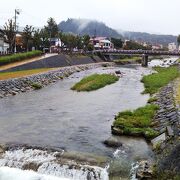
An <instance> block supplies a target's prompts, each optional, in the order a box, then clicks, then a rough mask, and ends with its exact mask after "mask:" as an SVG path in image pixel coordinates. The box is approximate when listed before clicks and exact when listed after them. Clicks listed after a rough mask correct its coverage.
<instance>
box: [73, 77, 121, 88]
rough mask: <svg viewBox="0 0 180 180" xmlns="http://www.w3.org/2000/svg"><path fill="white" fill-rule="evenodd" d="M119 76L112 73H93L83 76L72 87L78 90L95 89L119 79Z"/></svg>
mask: <svg viewBox="0 0 180 180" xmlns="http://www.w3.org/2000/svg"><path fill="white" fill-rule="evenodd" d="M118 79H119V78H118V77H117V76H115V75H111V74H93V75H90V76H87V77H85V78H83V79H82V80H81V81H80V82H78V83H76V84H75V85H74V86H73V87H72V88H71V89H72V90H76V91H93V90H96V89H100V88H102V87H104V86H106V85H109V84H112V83H115V82H116V81H118Z"/></svg>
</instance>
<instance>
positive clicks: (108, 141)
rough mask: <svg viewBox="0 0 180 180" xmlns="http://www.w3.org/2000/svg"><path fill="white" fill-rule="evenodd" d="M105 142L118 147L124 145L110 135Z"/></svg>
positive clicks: (107, 144) (109, 145)
mask: <svg viewBox="0 0 180 180" xmlns="http://www.w3.org/2000/svg"><path fill="white" fill-rule="evenodd" d="M104 144H105V145H106V146H108V147H113V148H117V147H120V146H122V143H121V142H119V141H118V140H117V139H115V138H113V137H110V138H108V139H107V140H105V141H104Z"/></svg>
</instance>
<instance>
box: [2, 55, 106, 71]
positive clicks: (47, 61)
mask: <svg viewBox="0 0 180 180" xmlns="http://www.w3.org/2000/svg"><path fill="white" fill-rule="evenodd" d="M99 62H103V60H102V59H100V58H99V57H98V56H93V57H89V56H78V55H77V56H75V55H73V56H70V55H64V54H60V55H56V56H52V57H48V58H44V59H41V60H37V61H34V62H30V63H27V64H23V65H20V66H16V67H12V68H9V69H7V70H4V71H3V72H10V71H19V70H30V69H39V68H57V67H66V66H73V65H80V64H91V63H99Z"/></svg>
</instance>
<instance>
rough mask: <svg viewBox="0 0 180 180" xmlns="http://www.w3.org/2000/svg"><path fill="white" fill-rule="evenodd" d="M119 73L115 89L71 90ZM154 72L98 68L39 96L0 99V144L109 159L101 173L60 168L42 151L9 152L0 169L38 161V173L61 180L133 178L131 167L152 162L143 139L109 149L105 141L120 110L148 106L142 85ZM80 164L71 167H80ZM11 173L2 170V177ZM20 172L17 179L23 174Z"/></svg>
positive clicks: (125, 140) (35, 93)
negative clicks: (95, 75)
mask: <svg viewBox="0 0 180 180" xmlns="http://www.w3.org/2000/svg"><path fill="white" fill-rule="evenodd" d="M115 70H120V71H121V72H122V74H123V76H122V77H121V78H120V79H119V81H118V82H116V83H115V84H112V85H109V86H106V87H104V88H102V89H99V90H97V91H93V92H75V91H72V90H70V88H71V87H72V86H73V84H74V83H76V82H78V81H79V80H80V79H82V77H84V76H86V75H89V74H93V73H107V72H108V73H111V72H115ZM150 72H151V70H150V69H147V68H142V67H140V66H139V65H130V66H129V67H113V68H97V69H92V70H87V71H83V72H79V73H75V74H73V75H71V76H70V77H69V78H67V79H64V80H63V81H59V82H57V83H56V84H53V85H49V86H47V87H45V88H43V89H41V90H38V91H32V92H29V93H24V94H19V95H16V96H14V97H7V98H4V99H1V100H0V142H1V143H14V144H29V145H38V146H42V147H45V146H50V147H56V148H60V149H62V154H63V152H64V151H65V152H69V154H71V155H70V156H73V155H75V156H77V154H78V155H79V156H80V154H83V156H86V154H87V156H89V155H93V156H94V157H102V158H104V157H105V158H107V159H108V160H107V162H106V166H105V165H104V166H103V168H102V167H98V166H92V165H86V164H83V165H82V166H80V167H79V164H78V168H77V164H76V166H74V167H76V168H69V167H68V165H67V164H66V165H62V162H61V166H59V165H58V163H57V162H56V158H55V156H54V154H49V155H48V154H46V153H47V152H46V151H45V152H44V151H40V150H39V151H40V152H38V150H37V149H36V150H33V149H29V150H23V149H13V150H12V149H11V150H9V151H7V152H6V154H5V155H4V156H3V157H2V158H1V159H0V166H9V167H13V168H20V169H23V167H24V165H25V162H31V163H32V162H33V163H34V162H36V163H39V164H40V165H39V166H38V169H36V170H37V172H38V173H42V174H49V175H55V176H57V177H64V178H69V179H77V180H78V179H93V177H94V176H96V178H94V179H102V180H105V179H109V178H110V179H112V180H116V179H119V177H122V178H125V179H127V178H129V176H130V173H133V172H131V170H132V171H133V169H135V168H134V167H135V166H136V164H133V163H136V162H137V161H138V160H140V159H146V158H149V157H152V152H151V149H150V148H149V145H148V144H147V143H146V142H145V141H144V140H143V139H138V138H130V137H123V136H122V137H114V138H116V139H117V140H118V141H120V142H121V143H122V144H123V146H122V147H120V148H118V149H114V148H109V147H106V146H105V145H104V144H103V143H102V142H103V141H104V140H106V139H107V138H109V137H112V135H111V124H112V123H113V119H114V116H115V115H116V114H117V113H118V112H119V111H123V110H127V109H136V108H138V107H140V106H144V105H145V104H146V102H147V99H148V98H149V96H148V95H142V94H141V92H142V91H143V90H144V87H143V84H142V83H141V82H140V80H141V78H142V76H143V75H144V74H148V73H150ZM44 153H45V154H44ZM39 155H41V156H39ZM79 156H78V157H79ZM79 159H81V157H79ZM89 159H90V158H89ZM76 160H77V159H76ZM76 160H74V161H73V162H74V163H76ZM87 161H88V160H87ZM90 168H94V169H95V171H94V172H93V173H94V174H91V173H92V172H90V170H89V169H90ZM8 170H9V169H6V168H4V167H3V169H2V168H0V177H1V175H2V176H3V172H6V171H8ZM9 171H10V170H9ZM17 171H18V172H17V174H18V173H19V174H23V172H20V171H19V170H17ZM88 171H89V172H88ZM107 171H108V172H109V177H108V173H107ZM12 172H16V170H15V169H13V170H12ZM87 172H88V173H87ZM33 175H34V174H33ZM22 176H23V175H22ZM35 176H36V175H35ZM37 176H38V175H37ZM39 177H40V175H39ZM41 177H42V179H43V178H44V177H43V175H41ZM4 179H5V180H6V179H7V180H8V178H4ZM4 179H3V180H4ZM19 179H20V178H19ZM37 179H38V178H37ZM39 179H41V178H39ZM47 179H48V178H47ZM49 179H50V178H49ZM132 179H133V176H132Z"/></svg>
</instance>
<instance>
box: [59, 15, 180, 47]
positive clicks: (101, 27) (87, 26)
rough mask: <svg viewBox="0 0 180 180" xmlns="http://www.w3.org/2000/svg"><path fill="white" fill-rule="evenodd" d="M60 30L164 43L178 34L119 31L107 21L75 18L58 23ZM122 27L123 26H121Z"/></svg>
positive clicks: (170, 41) (172, 39)
mask: <svg viewBox="0 0 180 180" xmlns="http://www.w3.org/2000/svg"><path fill="white" fill-rule="evenodd" d="M58 27H59V30H61V31H62V32H65V33H73V34H79V35H84V34H89V35H90V36H94V35H96V36H105V37H114V38H121V39H129V40H134V41H140V42H148V43H151V44H163V45H167V44H168V43H172V42H176V39H177V36H173V35H158V34H150V33H146V32H130V31H123V30H121V31H119V30H115V29H112V28H110V27H108V26H107V25H106V24H105V23H103V22H99V21H96V20H90V19H73V18H69V19H67V21H62V22H60V23H59V25H58ZM120 28H121V27H120Z"/></svg>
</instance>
